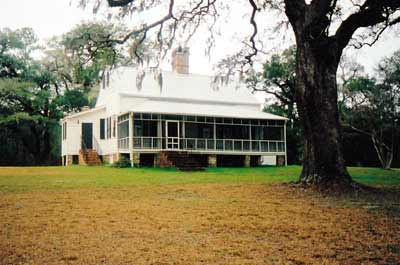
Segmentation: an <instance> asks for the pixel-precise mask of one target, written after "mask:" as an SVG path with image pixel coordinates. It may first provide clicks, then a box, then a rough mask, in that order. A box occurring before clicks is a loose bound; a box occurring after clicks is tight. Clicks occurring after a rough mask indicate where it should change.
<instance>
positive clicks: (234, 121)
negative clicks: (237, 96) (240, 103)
mask: <svg viewBox="0 0 400 265" xmlns="http://www.w3.org/2000/svg"><path fill="white" fill-rule="evenodd" d="M233 123H234V124H241V123H242V122H241V120H240V119H233Z"/></svg>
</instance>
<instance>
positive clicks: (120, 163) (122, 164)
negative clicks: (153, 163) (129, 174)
mask: <svg viewBox="0 0 400 265" xmlns="http://www.w3.org/2000/svg"><path fill="white" fill-rule="evenodd" d="M113 167H118V168H126V167H131V161H130V160H129V159H128V158H126V157H125V156H121V157H120V158H119V160H118V161H117V162H115V163H114V164H113Z"/></svg>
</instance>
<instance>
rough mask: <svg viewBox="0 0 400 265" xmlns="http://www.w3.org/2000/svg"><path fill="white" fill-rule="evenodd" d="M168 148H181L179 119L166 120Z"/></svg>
mask: <svg viewBox="0 0 400 265" xmlns="http://www.w3.org/2000/svg"><path fill="white" fill-rule="evenodd" d="M165 126H166V130H165V131H166V132H167V133H166V138H167V149H172V150H174V149H175V150H176V149H179V121H166V122H165Z"/></svg>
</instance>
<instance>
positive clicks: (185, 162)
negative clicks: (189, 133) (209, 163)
mask: <svg viewBox="0 0 400 265" xmlns="http://www.w3.org/2000/svg"><path fill="white" fill-rule="evenodd" d="M161 156H162V157H164V158H166V159H167V160H168V162H170V164H172V166H175V167H176V168H177V169H179V170H182V171H202V170H204V168H203V167H202V165H201V163H200V162H199V161H198V160H197V159H196V157H194V156H191V155H190V154H189V153H188V152H179V151H164V152H162V154H161Z"/></svg>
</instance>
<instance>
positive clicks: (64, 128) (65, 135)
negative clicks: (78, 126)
mask: <svg viewBox="0 0 400 265" xmlns="http://www.w3.org/2000/svg"><path fill="white" fill-rule="evenodd" d="M62 139H63V140H66V139H67V123H66V122H63V124H62Z"/></svg>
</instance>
